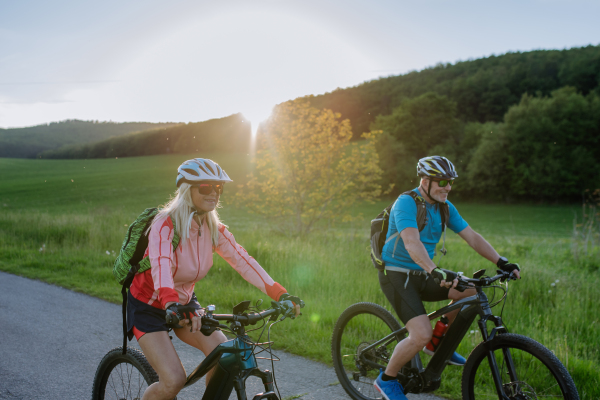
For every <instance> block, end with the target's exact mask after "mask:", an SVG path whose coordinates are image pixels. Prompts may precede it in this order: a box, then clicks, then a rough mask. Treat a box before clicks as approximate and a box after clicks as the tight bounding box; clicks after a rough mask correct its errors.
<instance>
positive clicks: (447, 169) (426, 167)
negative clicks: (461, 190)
mask: <svg viewBox="0 0 600 400" xmlns="http://www.w3.org/2000/svg"><path fill="white" fill-rule="evenodd" d="M417 175H419V176H420V177H424V176H426V177H429V178H435V179H455V178H458V174H457V173H456V168H454V164H452V162H450V160H448V159H447V158H446V157H441V156H429V157H423V158H421V159H420V160H419V163H418V164H417Z"/></svg>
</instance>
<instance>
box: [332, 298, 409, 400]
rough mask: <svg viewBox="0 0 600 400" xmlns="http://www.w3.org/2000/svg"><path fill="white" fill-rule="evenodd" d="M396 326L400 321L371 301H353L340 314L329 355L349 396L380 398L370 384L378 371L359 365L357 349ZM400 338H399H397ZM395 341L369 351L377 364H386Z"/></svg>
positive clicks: (358, 398)
mask: <svg viewBox="0 0 600 400" xmlns="http://www.w3.org/2000/svg"><path fill="white" fill-rule="evenodd" d="M400 328H401V326H400V323H399V322H398V321H397V320H396V318H394V316H393V315H392V314H390V312H389V311H387V310H386V309H385V308H383V307H381V306H380V305H378V304H374V303H357V304H353V305H351V306H350V307H348V308H347V309H346V310H344V312H343V313H342V315H340V317H339V318H338V320H337V322H336V324H335V327H334V328H333V334H332V337H331V355H332V358H333V365H334V368H335V373H336V374H337V377H338V379H339V381H340V384H341V385H342V387H343V388H344V390H345V391H346V393H348V395H349V396H350V397H351V398H352V399H354V400H372V399H381V398H382V396H381V394H380V393H379V392H378V391H377V390H376V389H375V388H374V387H373V382H374V381H375V379H376V378H377V376H378V375H379V371H377V370H376V369H374V368H371V367H370V366H367V365H365V364H364V363H362V364H361V363H360V360H357V359H356V354H357V350H358V349H359V347H361V346H365V345H366V344H371V343H374V342H375V341H377V340H379V339H382V338H383V337H385V336H386V335H388V334H390V333H392V332H394V331H396V330H398V329H400ZM402 339H403V337H402V338H400V339H399V340H402ZM397 343H398V338H397V340H394V341H393V342H392V343H390V344H389V345H388V346H380V347H379V348H377V349H376V350H375V351H373V352H372V353H373V359H376V360H377V361H378V363H381V365H387V360H388V359H389V357H390V356H391V354H392V352H393V351H394V347H395V346H396V344H397ZM352 356H354V357H352Z"/></svg>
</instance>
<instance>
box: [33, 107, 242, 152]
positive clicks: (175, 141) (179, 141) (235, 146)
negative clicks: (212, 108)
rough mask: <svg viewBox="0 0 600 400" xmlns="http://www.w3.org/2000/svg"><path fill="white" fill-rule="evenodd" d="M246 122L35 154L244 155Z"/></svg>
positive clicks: (183, 127) (238, 118)
mask: <svg viewBox="0 0 600 400" xmlns="http://www.w3.org/2000/svg"><path fill="white" fill-rule="evenodd" d="M250 138H251V130H250V122H249V121H247V120H245V119H244V117H243V115H242V114H234V115H231V116H229V117H225V118H218V119H211V120H208V121H203V122H195V123H187V124H179V125H176V126H172V127H168V128H158V129H152V130H149V131H144V132H139V133H134V134H130V135H124V136H119V137H113V138H110V139H106V140H103V141H100V142H96V143H90V144H80V145H74V146H66V147H63V148H60V149H56V150H48V151H44V152H42V153H40V154H39V157H41V158H59V159H64V158H84V159H89V158H111V157H135V156H150V155H157V154H169V153H183V154H189V153H193V152H202V151H222V152H232V153H247V152H248V150H249V147H250Z"/></svg>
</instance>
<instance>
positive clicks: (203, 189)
mask: <svg viewBox="0 0 600 400" xmlns="http://www.w3.org/2000/svg"><path fill="white" fill-rule="evenodd" d="M192 187H195V188H198V193H200V194H203V195H205V196H206V195H207V194H211V193H212V192H213V190H214V191H215V193H216V194H218V195H220V194H221V193H223V184H222V183H199V184H197V185H192Z"/></svg>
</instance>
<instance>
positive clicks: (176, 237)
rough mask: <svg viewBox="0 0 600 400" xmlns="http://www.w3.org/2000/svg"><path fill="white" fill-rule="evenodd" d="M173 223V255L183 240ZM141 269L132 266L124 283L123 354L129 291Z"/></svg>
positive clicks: (122, 294) (125, 349)
mask: <svg viewBox="0 0 600 400" xmlns="http://www.w3.org/2000/svg"><path fill="white" fill-rule="evenodd" d="M169 218H170V217H169ZM152 220H154V218H152ZM172 222H173V239H172V240H171V244H172V246H173V253H175V250H177V246H179V241H180V240H181V238H180V237H179V234H178V233H177V230H176V229H175V221H172ZM150 223H152V221H149V222H148V225H147V226H150ZM144 232H146V230H145V229H144ZM136 251H137V249H136ZM139 269H140V263H139V262H138V263H136V264H135V265H132V266H131V268H130V269H129V272H128V273H127V276H126V277H125V281H123V286H122V287H121V296H122V298H123V302H122V313H123V354H126V353H127V291H128V290H129V288H130V287H131V283H132V282H133V278H135V274H137V272H138V271H139Z"/></svg>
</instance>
